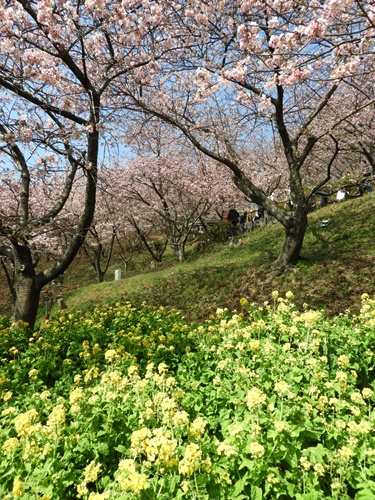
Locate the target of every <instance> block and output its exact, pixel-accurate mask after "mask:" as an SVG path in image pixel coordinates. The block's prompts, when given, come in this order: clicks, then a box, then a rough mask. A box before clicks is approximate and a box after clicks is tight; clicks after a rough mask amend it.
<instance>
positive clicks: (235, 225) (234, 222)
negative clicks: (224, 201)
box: [227, 208, 240, 239]
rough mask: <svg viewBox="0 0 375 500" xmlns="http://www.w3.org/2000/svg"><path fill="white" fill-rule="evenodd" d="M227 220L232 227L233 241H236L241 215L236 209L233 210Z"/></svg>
mask: <svg viewBox="0 0 375 500" xmlns="http://www.w3.org/2000/svg"><path fill="white" fill-rule="evenodd" d="M227 219H228V221H229V222H230V223H231V225H232V239H234V238H235V236H237V231H238V223H239V220H240V214H239V213H238V212H237V210H236V209H235V208H231V209H230V210H229V212H228V215H227Z"/></svg>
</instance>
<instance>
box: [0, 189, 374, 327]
mask: <svg viewBox="0 0 375 500" xmlns="http://www.w3.org/2000/svg"><path fill="white" fill-rule="evenodd" d="M374 206H375V196H374V195H367V196H364V197H362V198H357V199H353V200H349V201H345V202H342V203H337V204H332V205H329V206H328V207H325V208H323V209H320V210H317V211H316V212H313V213H311V214H310V215H309V225H308V229H307V233H306V237H305V241H304V246H303V250H302V258H301V260H300V261H299V262H298V264H297V265H296V266H295V267H294V268H293V269H291V270H289V271H287V272H286V273H284V274H283V275H282V276H279V277H275V276H271V275H270V272H269V271H270V266H271V264H272V261H273V260H274V259H275V257H276V256H277V254H278V253H279V251H280V250H281V247H282V244H283V239H284V232H283V228H282V227H281V226H280V225H279V224H277V225H272V226H267V227H265V228H261V229H258V230H256V231H255V232H253V233H249V234H246V235H245V236H244V237H243V238H242V240H241V243H240V244H239V245H237V246H230V245H228V243H224V244H214V245H212V246H210V247H208V248H207V249H206V250H205V251H204V252H201V253H196V252H194V251H193V249H190V251H189V252H188V259H187V261H186V262H184V263H182V264H176V263H175V262H174V261H173V260H172V257H171V256H167V258H166V260H165V262H164V263H162V264H161V265H160V267H157V268H156V270H152V271H151V270H150V271H149V268H150V265H149V263H150V258H149V256H147V254H140V255H138V256H136V257H135V258H134V264H133V267H134V269H133V271H131V272H127V273H124V272H123V279H122V280H120V281H105V282H104V283H101V284H97V283H93V281H94V279H95V277H94V273H93V270H92V269H91V268H90V267H89V266H88V264H87V263H86V262H85V261H84V260H83V258H78V259H77V260H76V262H75V263H74V264H73V265H72V266H71V268H70V269H69V270H68V272H67V273H66V277H65V282H64V287H63V288H62V290H61V292H62V293H63V295H64V300H65V301H66V302H67V304H68V307H69V309H77V308H78V309H82V310H85V309H88V308H90V307H91V306H93V305H94V304H97V303H116V302H119V301H123V300H129V301H131V302H132V303H134V304H135V305H139V304H141V303H142V302H147V303H148V304H150V305H157V306H160V305H162V306H165V307H168V308H176V309H179V310H181V311H182V313H183V314H184V315H185V317H186V319H188V320H201V319H204V318H207V317H208V316H209V315H210V314H211V313H212V312H214V311H215V310H216V308H217V307H228V308H229V309H235V308H237V307H238V303H239V299H240V298H241V297H246V298H247V299H248V300H249V301H250V302H253V301H255V302H262V301H263V300H268V299H269V296H270V292H271V291H272V290H278V291H280V292H281V293H285V292H286V291H288V290H292V291H293V292H294V293H295V296H296V297H299V298H300V299H299V300H300V301H301V302H305V303H307V304H309V306H311V307H313V308H319V309H321V308H324V309H325V310H326V312H327V313H328V314H334V315H336V314H338V313H340V312H343V311H345V310H346V309H350V310H352V311H357V310H358V309H359V306H360V296H361V294H362V293H364V292H367V293H369V294H370V296H373V295H375V276H374V264H375V248H374V232H375V214H374ZM323 219H329V220H330V223H329V225H328V226H327V227H325V228H322V227H320V222H321V220H323ZM116 267H121V263H120V262H116V261H114V263H113V266H112V268H111V269H110V271H109V272H108V275H107V279H108V280H110V279H111V278H112V277H113V273H114V269H115V268H116ZM145 270H147V271H145ZM90 281H91V284H90ZM2 290H4V286H3V287H2ZM2 295H3V302H2V304H0V307H1V309H0V312H1V311H4V308H5V306H4V297H5V295H6V294H5V291H4V292H3V293H2ZM297 305H302V304H297ZM56 307H57V306H54V308H53V309H52V314H53V313H54V310H55V308H56ZM42 316H43V307H41V317H42Z"/></svg>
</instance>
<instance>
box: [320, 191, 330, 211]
mask: <svg viewBox="0 0 375 500" xmlns="http://www.w3.org/2000/svg"><path fill="white" fill-rule="evenodd" d="M327 205H328V196H327V195H326V194H324V195H323V196H322V198H321V200H320V206H321V207H322V208H323V207H326V206H327Z"/></svg>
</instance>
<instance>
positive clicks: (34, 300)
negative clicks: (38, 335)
mask: <svg viewBox="0 0 375 500" xmlns="http://www.w3.org/2000/svg"><path fill="white" fill-rule="evenodd" d="M14 288H15V290H16V297H15V303H14V309H13V323H14V324H15V325H17V324H18V322H19V321H22V322H24V323H27V324H28V325H29V328H30V329H33V328H34V326H35V320H36V316H37V313H38V306H39V297H40V291H41V290H40V288H39V287H38V286H37V284H36V276H35V273H23V272H22V271H18V272H16V282H15V287H14Z"/></svg>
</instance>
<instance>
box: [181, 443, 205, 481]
mask: <svg viewBox="0 0 375 500" xmlns="http://www.w3.org/2000/svg"><path fill="white" fill-rule="evenodd" d="M201 457H202V450H201V449H200V448H199V446H198V445H197V444H196V443H190V444H188V445H187V446H186V449H185V453H184V457H183V459H182V460H181V461H180V463H179V464H178V472H179V473H180V474H182V475H184V476H187V477H190V476H191V475H192V474H193V472H195V471H196V470H197V469H198V468H199V467H200V465H201V464H200V459H201Z"/></svg>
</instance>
